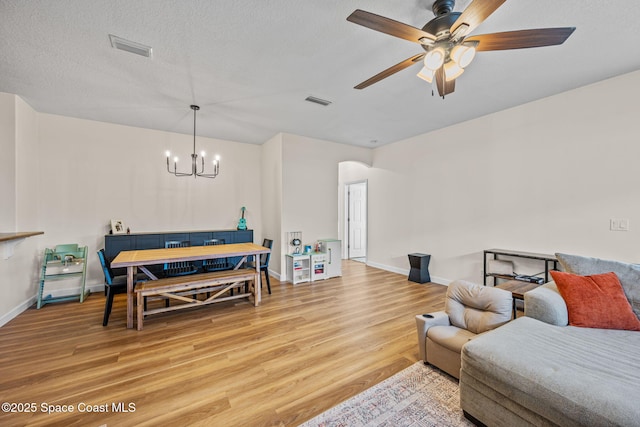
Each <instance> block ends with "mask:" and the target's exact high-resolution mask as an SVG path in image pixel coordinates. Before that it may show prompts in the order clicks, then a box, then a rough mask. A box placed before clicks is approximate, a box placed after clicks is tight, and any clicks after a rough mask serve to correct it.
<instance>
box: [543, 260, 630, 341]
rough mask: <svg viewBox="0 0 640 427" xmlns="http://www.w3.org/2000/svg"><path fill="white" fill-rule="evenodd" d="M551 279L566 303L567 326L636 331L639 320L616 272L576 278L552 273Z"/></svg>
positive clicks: (571, 275) (570, 275)
mask: <svg viewBox="0 0 640 427" xmlns="http://www.w3.org/2000/svg"><path fill="white" fill-rule="evenodd" d="M551 276H552V277H553V280H554V281H555V282H556V285H557V286H558V290H559V291H560V295H562V298H564V301H565V303H566V304H567V310H568V312H569V324H570V325H572V326H581V327H583V328H600V329H626V330H630V331H640V320H638V318H637V317H636V315H635V314H634V313H633V310H632V309H631V304H629V300H627V297H626V296H625V294H624V290H623V289H622V285H621V284H620V280H618V276H616V273H604V274H593V275H591V276H578V275H576V274H570V273H563V272H560V271H552V272H551Z"/></svg>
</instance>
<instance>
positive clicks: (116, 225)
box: [111, 219, 127, 234]
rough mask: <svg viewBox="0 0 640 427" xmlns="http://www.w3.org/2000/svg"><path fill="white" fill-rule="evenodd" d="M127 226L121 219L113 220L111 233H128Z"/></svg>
mask: <svg viewBox="0 0 640 427" xmlns="http://www.w3.org/2000/svg"><path fill="white" fill-rule="evenodd" d="M126 232H127V226H126V225H125V224H124V221H122V220H121V219H112V220H111V234H126Z"/></svg>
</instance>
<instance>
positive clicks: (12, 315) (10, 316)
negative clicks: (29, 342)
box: [0, 295, 38, 327]
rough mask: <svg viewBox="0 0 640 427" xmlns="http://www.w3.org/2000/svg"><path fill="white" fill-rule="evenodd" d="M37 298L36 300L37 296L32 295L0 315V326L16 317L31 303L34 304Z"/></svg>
mask: <svg viewBox="0 0 640 427" xmlns="http://www.w3.org/2000/svg"><path fill="white" fill-rule="evenodd" d="M37 300H38V297H37V296H36V295H34V296H32V297H31V298H29V299H28V300H26V301H24V302H23V303H22V304H19V305H18V306H17V307H14V309H13V310H11V311H9V312H8V313H7V314H5V315H4V316H2V317H0V327H2V326H4V325H6V324H7V323H9V322H10V321H11V320H13V319H14V318H16V317H18V316H19V315H20V313H22V312H23V311H25V310H26V309H28V308H29V307H31V306H32V305H33V304H35V303H36V301H37Z"/></svg>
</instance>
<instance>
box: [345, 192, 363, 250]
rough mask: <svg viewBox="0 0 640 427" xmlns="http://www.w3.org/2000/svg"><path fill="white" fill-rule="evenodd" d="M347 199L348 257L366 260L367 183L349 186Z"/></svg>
mask: <svg viewBox="0 0 640 427" xmlns="http://www.w3.org/2000/svg"><path fill="white" fill-rule="evenodd" d="M347 197H348V207H349V211H348V213H347V226H348V228H349V241H348V242H347V244H348V246H347V257H348V258H364V257H366V256H367V183H366V182H359V183H356V184H349V185H347Z"/></svg>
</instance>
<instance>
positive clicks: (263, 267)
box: [247, 239, 273, 294]
mask: <svg viewBox="0 0 640 427" xmlns="http://www.w3.org/2000/svg"><path fill="white" fill-rule="evenodd" d="M262 246H264V247H265V248H269V249H271V247H272V246H273V240H272V239H264V240H263V241H262ZM270 259H271V251H269V252H267V253H265V254H260V272H262V273H264V278H265V281H266V282H267V290H268V291H269V294H271V283H270V282H269V260H270ZM247 267H249V268H255V267H256V265H255V263H254V262H253V261H252V262H248V263H247Z"/></svg>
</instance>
